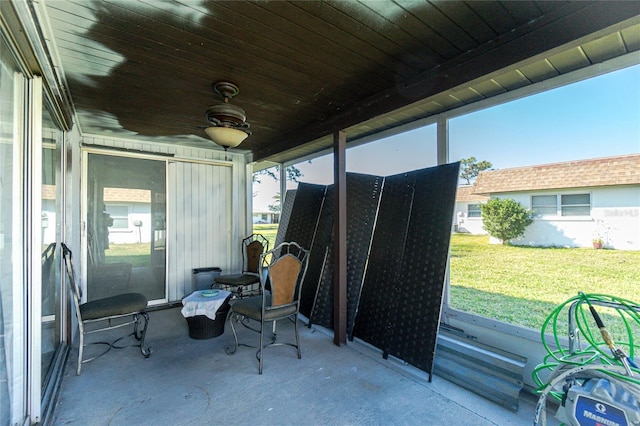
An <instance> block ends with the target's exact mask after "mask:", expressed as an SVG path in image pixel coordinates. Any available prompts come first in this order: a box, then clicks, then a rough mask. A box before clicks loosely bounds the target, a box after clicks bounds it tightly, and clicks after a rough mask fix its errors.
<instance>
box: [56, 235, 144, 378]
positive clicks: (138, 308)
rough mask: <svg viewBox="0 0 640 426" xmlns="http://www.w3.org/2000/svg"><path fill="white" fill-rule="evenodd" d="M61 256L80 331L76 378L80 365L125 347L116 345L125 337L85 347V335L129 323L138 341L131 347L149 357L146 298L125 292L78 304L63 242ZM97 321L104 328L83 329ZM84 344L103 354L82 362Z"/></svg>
mask: <svg viewBox="0 0 640 426" xmlns="http://www.w3.org/2000/svg"><path fill="white" fill-rule="evenodd" d="M62 254H63V257H64V263H65V266H66V269H67V275H68V277H69V284H70V285H69V287H70V291H71V296H72V298H73V303H74V307H75V311H76V318H77V319H78V328H79V330H80V343H79V345H78V369H77V371H76V374H77V375H78V376H79V375H80V371H81V369H82V364H84V363H86V362H89V361H93V360H94V359H96V358H98V357H99V356H102V355H104V354H106V353H107V352H109V350H111V349H112V348H114V349H122V348H125V347H127V346H118V345H117V344H118V342H119V341H120V340H122V339H123V338H124V337H127V336H122V337H120V338H118V339H116V340H115V341H113V342H111V343H108V342H92V343H89V344H87V345H85V343H84V336H85V334H92V333H98V332H101V331H107V330H113V329H116V328H120V327H124V326H127V325H130V324H133V333H131V334H130V335H132V336H134V337H135V338H136V340H138V341H139V342H140V343H139V344H135V345H133V346H139V347H140V352H142V355H144V357H145V358H149V356H150V355H151V348H149V347H145V343H144V339H145V336H146V334H147V325H148V324H149V314H147V313H146V312H145V311H144V310H145V309H146V307H147V298H146V297H145V296H144V295H143V294H140V293H126V294H119V295H117V296H112V297H106V298H104V299H98V300H93V301H91V302H86V303H80V301H81V300H82V290H81V289H80V287H79V286H78V284H77V283H76V280H75V271H74V269H73V263H72V260H71V257H72V253H71V250H69V248H68V247H67V246H66V245H65V244H64V243H63V244H62ZM127 317H131V318H130V319H127V320H125V321H124V322H122V321H120V320H122V319H124V318H127ZM114 320H115V321H114ZM100 321H106V322H107V325H106V326H103V327H99V328H93V329H91V330H88V329H87V325H88V324H92V323H99V322H100ZM143 321H144V323H143V324H142V329H141V330H140V329H139V327H140V324H141V323H142V322H143ZM88 345H107V348H106V350H105V351H104V352H102V353H100V354H98V355H96V356H94V357H91V358H89V359H85V360H83V359H82V355H83V350H84V347H85V346H88Z"/></svg>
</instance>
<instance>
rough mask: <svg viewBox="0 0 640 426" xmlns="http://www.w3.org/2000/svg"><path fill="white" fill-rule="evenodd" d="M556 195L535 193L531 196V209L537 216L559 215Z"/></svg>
mask: <svg viewBox="0 0 640 426" xmlns="http://www.w3.org/2000/svg"><path fill="white" fill-rule="evenodd" d="M557 198H558V197H557V196H556V195H534V196H532V197H531V209H532V210H533V212H534V214H535V215H536V216H547V215H557V214H558V205H557Z"/></svg>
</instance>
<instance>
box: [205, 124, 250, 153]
mask: <svg viewBox="0 0 640 426" xmlns="http://www.w3.org/2000/svg"><path fill="white" fill-rule="evenodd" d="M204 131H205V133H206V134H207V136H209V138H210V139H211V140H212V141H214V142H215V143H216V144H218V145H220V146H221V147H223V148H224V149H225V150H226V149H227V148H235V147H236V146H238V145H240V144H241V143H242V141H243V140H245V139H246V138H247V136H249V135H248V134H246V133H245V132H243V131H242V130H238V129H234V128H232V127H219V126H211V127H207V128H206V129H204Z"/></svg>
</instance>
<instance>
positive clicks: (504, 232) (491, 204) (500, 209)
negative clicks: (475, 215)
mask: <svg viewBox="0 0 640 426" xmlns="http://www.w3.org/2000/svg"><path fill="white" fill-rule="evenodd" d="M480 210H481V212H482V221H483V223H484V229H485V230H486V231H487V232H488V233H489V235H491V236H492V237H495V238H498V239H499V240H500V241H501V242H502V244H504V243H505V241H509V240H511V239H513V238H518V237H520V236H522V235H524V230H525V228H526V227H527V226H529V225H531V223H532V222H533V213H532V212H531V210H528V209H526V208H524V207H523V206H522V205H521V204H520V203H518V202H517V201H515V200H513V199H511V198H505V199H499V198H493V199H491V200H489V201H488V202H487V203H486V204H481V205H480Z"/></svg>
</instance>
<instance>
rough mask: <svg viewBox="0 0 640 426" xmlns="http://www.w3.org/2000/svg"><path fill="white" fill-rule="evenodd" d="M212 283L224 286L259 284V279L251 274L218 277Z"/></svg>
mask: <svg viewBox="0 0 640 426" xmlns="http://www.w3.org/2000/svg"><path fill="white" fill-rule="evenodd" d="M214 281H215V282H216V283H217V284H224V285H249V284H255V283H257V282H260V277H258V276H257V275H251V274H236V275H219V276H217V277H215V278H214Z"/></svg>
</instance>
